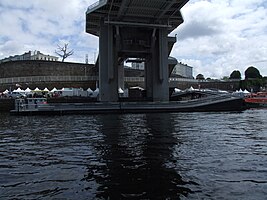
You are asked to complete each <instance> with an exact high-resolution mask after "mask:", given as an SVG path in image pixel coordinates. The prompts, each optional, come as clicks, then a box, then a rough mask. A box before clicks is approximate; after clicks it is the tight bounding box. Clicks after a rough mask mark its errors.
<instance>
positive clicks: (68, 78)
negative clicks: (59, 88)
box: [0, 76, 98, 84]
mask: <svg viewBox="0 0 267 200" xmlns="http://www.w3.org/2000/svg"><path fill="white" fill-rule="evenodd" d="M96 80H98V76H28V77H12V78H1V79H0V84H10V83H11V84H12V83H32V82H63V81H71V82H77V81H96Z"/></svg>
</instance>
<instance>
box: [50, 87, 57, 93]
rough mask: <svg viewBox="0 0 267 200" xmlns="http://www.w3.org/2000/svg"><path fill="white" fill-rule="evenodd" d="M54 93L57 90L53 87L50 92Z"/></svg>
mask: <svg viewBox="0 0 267 200" xmlns="http://www.w3.org/2000/svg"><path fill="white" fill-rule="evenodd" d="M56 91H58V89H57V88H55V87H54V88H53V89H52V90H51V91H50V92H56Z"/></svg>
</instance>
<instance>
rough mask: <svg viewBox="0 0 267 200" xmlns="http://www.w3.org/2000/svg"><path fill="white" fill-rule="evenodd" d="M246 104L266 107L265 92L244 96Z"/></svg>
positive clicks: (266, 95)
mask: <svg viewBox="0 0 267 200" xmlns="http://www.w3.org/2000/svg"><path fill="white" fill-rule="evenodd" d="M245 102H246V105H247V106H248V107H249V108H255V107H267V92H258V93H253V94H250V95H247V96H246V97H245Z"/></svg>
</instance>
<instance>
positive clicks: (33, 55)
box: [0, 51, 58, 63]
mask: <svg viewBox="0 0 267 200" xmlns="http://www.w3.org/2000/svg"><path fill="white" fill-rule="evenodd" d="M19 60H47V61H57V60H58V57H56V56H51V55H45V54H43V53H41V52H40V51H29V52H25V53H24V54H22V55H14V56H9V57H8V58H4V59H2V60H0V63H3V62H9V61H19Z"/></svg>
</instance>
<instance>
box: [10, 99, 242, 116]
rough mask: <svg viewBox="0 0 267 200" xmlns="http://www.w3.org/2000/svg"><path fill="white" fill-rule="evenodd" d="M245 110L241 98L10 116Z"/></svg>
mask: <svg viewBox="0 0 267 200" xmlns="http://www.w3.org/2000/svg"><path fill="white" fill-rule="evenodd" d="M242 110H245V104H244V100H243V99H242V98H235V97H230V98H227V99H225V98H223V99H207V100H195V101H184V102H114V103H113V102H107V103H102V102H101V103H100V102H92V103H55V104H49V105H46V106H42V107H39V108H38V109H35V110H11V111H10V113H11V114H12V115H67V114H115V113H117V114H123V113H159V112H220V111H242Z"/></svg>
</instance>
